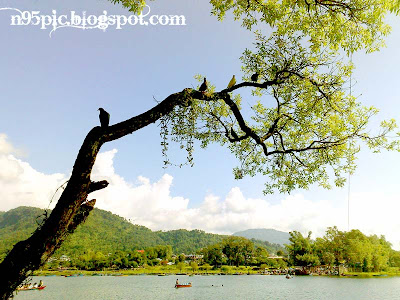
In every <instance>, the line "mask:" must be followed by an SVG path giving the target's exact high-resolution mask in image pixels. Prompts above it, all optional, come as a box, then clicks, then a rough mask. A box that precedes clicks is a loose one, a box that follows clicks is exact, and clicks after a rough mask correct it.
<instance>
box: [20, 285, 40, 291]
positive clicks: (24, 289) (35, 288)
mask: <svg viewBox="0 0 400 300" xmlns="http://www.w3.org/2000/svg"><path fill="white" fill-rule="evenodd" d="M45 287H46V286H45V285H42V286H37V287H30V288H23V287H20V288H17V291H31V290H43V289H44V288H45Z"/></svg>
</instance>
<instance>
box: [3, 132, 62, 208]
mask: <svg viewBox="0 0 400 300" xmlns="http://www.w3.org/2000/svg"><path fill="white" fill-rule="evenodd" d="M20 152H21V151H19V150H18V149H15V148H14V147H13V146H12V145H11V144H10V143H9V142H8V141H7V136H6V135H5V134H0V199H1V201H0V210H9V209H11V208H15V207H18V206H21V205H27V206H37V207H42V208H44V207H47V206H48V204H49V202H50V199H51V197H52V196H53V194H54V191H55V190H56V189H57V187H58V186H60V185H61V183H62V182H65V180H66V178H65V175H63V174H51V175H47V174H43V173H40V172H38V171H36V170H34V169H33V168H32V167H31V166H30V165H29V164H28V163H26V162H24V161H22V160H20V159H17V158H16V157H15V156H14V154H12V153H17V154H18V153H20Z"/></svg>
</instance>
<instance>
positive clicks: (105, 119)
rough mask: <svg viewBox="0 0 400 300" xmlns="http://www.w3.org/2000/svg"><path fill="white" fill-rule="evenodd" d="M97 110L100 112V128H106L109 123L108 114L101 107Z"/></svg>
mask: <svg viewBox="0 0 400 300" xmlns="http://www.w3.org/2000/svg"><path fill="white" fill-rule="evenodd" d="M98 110H99V111H100V114H99V119H100V124H101V128H107V127H108V124H109V123H110V114H109V113H108V112H106V111H105V110H104V109H103V108H101V107H100V108H99V109H98Z"/></svg>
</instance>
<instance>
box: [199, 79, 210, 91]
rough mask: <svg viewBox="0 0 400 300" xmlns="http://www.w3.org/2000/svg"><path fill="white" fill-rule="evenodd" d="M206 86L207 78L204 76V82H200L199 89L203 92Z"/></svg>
mask: <svg viewBox="0 0 400 300" xmlns="http://www.w3.org/2000/svg"><path fill="white" fill-rule="evenodd" d="M207 89H208V86H207V79H206V78H205V77H204V82H203V83H202V84H201V86H200V88H199V91H200V92H202V93H204V92H205V91H207Z"/></svg>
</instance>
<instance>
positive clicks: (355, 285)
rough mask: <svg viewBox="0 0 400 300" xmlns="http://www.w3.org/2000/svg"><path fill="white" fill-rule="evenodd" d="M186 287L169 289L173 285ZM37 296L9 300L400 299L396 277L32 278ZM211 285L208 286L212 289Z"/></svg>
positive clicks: (28, 294)
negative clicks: (36, 284)
mask: <svg viewBox="0 0 400 300" xmlns="http://www.w3.org/2000/svg"><path fill="white" fill-rule="evenodd" d="M177 278H178V279H179V282H180V283H186V282H192V285H193V286H192V287H191V288H181V289H175V288H174V285H175V280H176V279H177ZM40 279H42V280H43V282H44V284H45V285H46V288H45V289H44V290H42V291H36V290H35V291H20V292H19V293H18V295H17V296H16V297H15V298H14V299H15V300H24V299H26V300H28V299H29V300H72V299H73V300H75V299H85V300H121V299H124V300H125V299H126V300H129V299H146V300H152V299H185V300H189V299H196V300H201V299H207V300H208V299H213V300H215V299H249V300H250V299H274V300H278V299H285V300H288V299H297V300H298V299H329V300H334V299H352V300H354V299H363V300H364V299H365V300H372V299H379V300H383V299H391V300H393V299H400V277H386V278H385V277H381V278H365V279H362V278H337V277H325V276H296V277H294V278H292V279H286V278H285V277H284V276H280V275H274V276H265V275H264V276H263V275H242V276H234V275H226V276H218V275H215V276H200V275H198V276H192V277H189V276H179V275H170V276H151V275H148V276H146V275H145V276H125V277H117V276H83V277H68V278H66V277H60V276H57V277H39V276H38V277H33V280H32V282H39V280H40ZM213 285H214V286H213Z"/></svg>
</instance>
